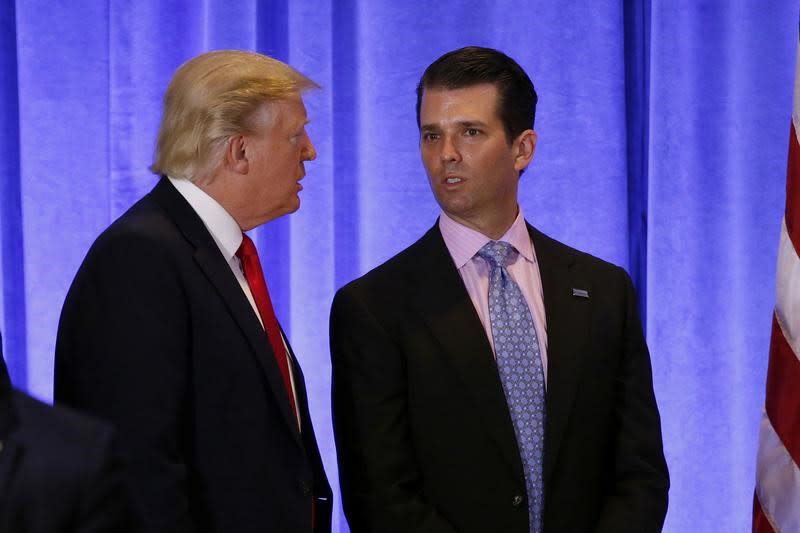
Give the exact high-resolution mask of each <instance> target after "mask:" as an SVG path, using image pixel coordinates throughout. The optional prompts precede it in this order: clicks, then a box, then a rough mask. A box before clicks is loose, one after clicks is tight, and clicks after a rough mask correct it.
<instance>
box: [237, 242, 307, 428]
mask: <svg viewBox="0 0 800 533" xmlns="http://www.w3.org/2000/svg"><path fill="white" fill-rule="evenodd" d="M236 257H238V258H239V260H240V261H241V262H242V269H243V270H244V277H245V278H246V279H247V284H248V285H249V286H250V292H252V293H253V299H254V300H255V301H256V307H257V308H258V314H259V315H261V322H262V323H263V324H264V330H265V331H266V332H267V338H268V339H269V344H270V346H271V347H272V352H273V353H274V354H275V360H276V361H277V362H278V368H280V370H281V377H282V378H283V384H284V386H285V387H286V394H287V396H289V404H290V405H291V407H292V413H293V414H294V416H295V420H296V419H297V406H296V405H295V403H294V394H293V393H292V381H291V378H290V377H289V359H288V356H287V354H286V348H285V346H284V344H283V339H282V338H281V332H280V328H278V319H277V318H275V310H274V309H273V308H272V301H271V300H270V299H269V291H268V290H267V282H266V280H265V279H264V272H263V271H262V270H261V262H260V261H259V260H258V251H257V250H256V246H255V245H254V244H253V241H252V240H251V239H250V237H248V236H247V235H244V234H242V244H241V246H239V249H238V250H237V251H236Z"/></svg>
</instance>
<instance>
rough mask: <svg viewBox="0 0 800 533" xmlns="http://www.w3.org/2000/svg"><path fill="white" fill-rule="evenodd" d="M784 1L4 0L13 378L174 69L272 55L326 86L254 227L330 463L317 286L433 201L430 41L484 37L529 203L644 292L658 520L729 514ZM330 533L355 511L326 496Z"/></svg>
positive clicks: (418, 230)
mask: <svg viewBox="0 0 800 533" xmlns="http://www.w3.org/2000/svg"><path fill="white" fill-rule="evenodd" d="M795 4H796V3H795V2H793V1H789V0H779V1H776V2H769V3H765V2H760V1H758V0H726V1H722V0H716V1H703V2H696V1H688V0H682V1H677V2H664V1H657V0H631V1H616V2H613V1H612V2H585V1H577V2H545V1H538V0H534V1H532V2H523V3H519V2H509V1H507V0H497V1H495V2H492V3H489V2H479V1H475V0H460V1H447V0H446V1H443V2H437V3H434V4H432V5H431V4H424V5H423V4H420V5H416V4H413V3H404V2H389V1H386V0H371V1H366V0H364V1H358V0H338V1H332V0H320V1H318V2H289V1H288V0H268V1H266V0H265V1H256V0H240V1H238V2H224V1H220V0H204V1H200V2H198V1H192V0H166V1H165V0H138V1H137V2H122V1H119V2H118V1H114V0H112V1H110V2H94V1H89V0H78V1H74V0H71V1H65V0H49V1H46V2H45V1H43V0H30V1H25V2H21V1H19V2H13V1H11V0H3V1H0V239H2V240H1V241H0V264H1V265H2V290H1V291H0V320H1V323H0V327H2V332H3V336H4V340H5V346H4V348H5V354H6V357H7V359H8V362H9V366H10V368H11V372H12V377H13V380H14V382H15V384H16V385H17V386H18V387H20V388H23V389H27V390H29V391H30V392H32V393H33V394H35V395H37V396H39V397H41V398H44V399H49V398H51V397H52V362H53V348H54V343H55V332H56V328H57V322H58V316H59V313H60V309H61V304H62V302H63V299H64V296H65V293H66V291H67V288H68V287H69V284H70V282H71V280H72V278H73V276H74V274H75V271H76V270H77V268H78V265H79V264H80V262H81V260H82V259H83V257H84V255H85V253H86V251H87V250H88V248H89V246H90V245H91V243H92V241H93V240H94V238H95V237H96V236H97V235H98V234H99V233H100V232H101V231H102V230H103V229H104V228H105V227H106V226H107V225H108V224H109V223H110V222H111V221H112V220H114V218H116V217H117V216H119V215H120V214H121V213H122V212H124V210H125V209H127V208H128V207H129V206H130V205H131V204H132V203H133V202H134V201H135V200H136V199H138V198H139V197H141V196H142V195H143V194H145V193H146V192H147V191H148V190H149V189H150V188H151V187H152V186H153V184H154V183H155V181H156V178H155V177H154V176H152V175H151V174H150V173H149V172H148V170H147V167H148V166H149V164H150V163H151V162H152V161H151V157H152V151H153V144H154V139H155V134H156V129H157V126H158V122H159V115H160V100H161V96H162V94H163V92H164V90H165V88H166V85H167V83H168V81H169V78H170V76H171V74H172V72H173V71H174V70H175V69H176V68H177V67H178V65H180V64H181V63H182V62H183V61H185V60H186V59H188V58H190V57H192V56H193V55H196V54H198V53H200V52H203V51H206V50H210V49H218V48H240V49H247V50H257V51H260V52H264V53H267V54H270V55H273V56H275V57H277V58H279V59H282V60H285V61H287V62H289V63H290V64H291V65H293V66H294V67H296V68H297V69H299V70H300V71H302V72H304V73H305V74H307V75H309V76H310V77H311V78H313V79H314V80H316V81H317V82H318V83H320V85H322V90H320V91H316V92H313V93H310V94H308V97H307V105H308V108H309V114H310V117H311V120H312V123H311V126H310V128H309V132H310V134H311V136H312V139H313V140H314V141H315V143H316V146H317V149H318V152H319V158H318V159H317V160H316V161H314V162H312V163H309V164H308V165H307V170H308V176H307V178H306V179H305V181H304V187H305V189H304V191H303V192H302V193H301V197H302V207H301V209H300V211H299V212H298V213H296V214H294V215H291V216H289V217H284V218H283V219H280V220H277V221H274V222H272V223H270V224H268V225H266V226H264V227H263V228H262V229H260V230H258V231H257V243H258V245H259V248H260V252H261V255H262V258H263V260H264V263H265V271H266V274H267V277H268V279H269V282H270V287H271V288H272V291H273V293H274V294H273V297H274V300H275V304H276V308H277V312H278V316H279V318H280V319H281V321H282V323H283V325H284V326H285V327H286V329H287V331H288V334H289V337H290V339H291V342H292V344H293V346H294V347H295V349H296V351H297V354H298V357H299V359H300V360H301V362H302V365H303V368H304V371H305V374H306V377H307V381H308V386H309V391H310V400H311V411H312V414H313V417H314V423H315V426H316V429H317V432H318V437H319V441H320V445H321V448H322V452H323V455H324V459H325V464H326V467H327V471H328V474H329V475H330V477H331V481H332V482H333V484H334V486H335V485H336V480H337V471H336V461H335V450H334V446H333V439H332V434H331V433H332V432H331V423H330V401H329V397H330V363H329V356H328V337H327V331H328V326H327V320H328V311H329V307H330V303H331V299H332V297H333V294H334V291H335V290H336V288H337V287H339V286H341V285H343V284H344V283H346V282H347V281H349V280H350V279H352V278H354V277H356V276H358V275H360V274H362V273H364V272H366V271H367V270H369V269H370V268H372V267H374V266H376V265H377V264H378V263H380V262H381V261H383V260H385V259H387V258H389V257H391V256H392V255H394V254H395V253H396V252H398V251H400V250H401V249H403V248H404V247H405V246H407V245H409V244H410V243H412V242H413V241H414V240H416V239H417V238H418V237H419V236H420V235H421V234H422V233H423V232H424V231H425V230H426V229H427V228H428V227H430V226H431V225H432V224H433V223H434V221H435V218H436V215H437V213H438V209H437V206H436V204H435V203H434V201H433V199H432V196H431V194H430V191H429V188H428V185H427V181H426V178H425V175H424V171H423V169H422V166H421V163H420V161H419V155H418V132H417V127H416V122H415V116H414V104H415V94H414V89H415V86H416V83H417V80H418V79H419V76H420V75H421V73H422V70H423V69H424V67H425V66H426V65H427V64H429V63H430V62H431V61H432V60H434V59H435V58H436V57H438V56H439V55H441V54H442V53H444V52H446V51H448V50H451V49H453V48H456V47H460V46H464V45H467V44H478V45H484V46H491V47H495V48H499V49H501V50H503V51H505V52H506V53H508V54H509V55H511V56H512V57H514V58H516V59H517V60H518V61H519V62H520V64H521V65H522V66H523V67H524V68H525V69H526V70H527V71H528V73H529V74H530V75H531V77H532V79H533V80H534V83H535V85H536V88H537V90H538V92H539V97H540V99H539V109H538V113H537V124H536V129H537V130H538V132H539V135H540V142H539V146H538V149H537V153H536V157H535V160H534V162H533V166H532V167H531V168H530V169H529V170H528V172H526V173H525V174H524V176H523V177H522V184H521V189H520V190H521V204H522V207H523V209H524V211H525V214H526V216H527V217H528V219H529V220H530V221H531V222H532V223H534V224H535V225H537V226H538V227H539V228H541V229H542V230H544V231H545V232H546V233H549V234H550V235H552V236H553V237H556V238H558V239H561V240H563V241H565V242H566V243H568V244H571V245H573V246H576V247H578V248H581V249H584V250H586V251H588V252H590V253H593V254H595V255H598V256H600V257H602V258H604V259H607V260H609V261H612V262H615V263H617V264H620V265H622V266H624V267H626V268H628V269H629V270H630V271H631V273H632V275H633V277H634V281H635V283H636V286H637V288H638V289H639V291H640V302H641V305H642V314H643V316H645V317H646V323H647V330H646V331H647V337H648V342H649V345H650V348H651V352H652V359H653V366H654V377H655V387H656V395H657V397H658V401H659V405H660V408H661V413H662V418H663V424H664V438H665V447H666V454H667V460H668V463H669V467H670V472H671V475H672V483H673V486H672V489H671V491H670V510H669V514H668V517H667V524H666V528H665V530H666V531H676V532H677V531H681V532H683V531H745V530H747V529H748V528H749V520H750V509H751V501H752V500H751V499H752V488H753V481H754V464H755V447H756V439H757V433H758V418H759V414H760V411H761V405H762V403H763V395H764V376H765V370H766V361H767V349H768V336H769V327H770V316H771V310H772V306H773V302H774V269H775V258H776V250H777V238H778V229H779V224H780V217H781V213H782V205H783V194H784V183H785V181H784V179H785V178H784V177H785V164H786V151H787V144H788V143H787V139H788V131H789V116H790V110H791V97H792V94H791V91H792V73H793V68H794V54H795V44H796V42H797V24H796V21H797V12H796V5H795ZM86 334H87V335H91V332H90V331H87V332H86ZM336 498H337V500H338V494H337V495H336ZM334 530H335V531H347V526H346V523H345V521H344V518H343V517H342V516H341V515H340V514H337V515H336V516H334Z"/></svg>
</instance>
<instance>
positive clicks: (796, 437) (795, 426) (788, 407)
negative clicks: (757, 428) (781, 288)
mask: <svg viewBox="0 0 800 533" xmlns="http://www.w3.org/2000/svg"><path fill="white" fill-rule="evenodd" d="M798 383H800V361H798V359H797V356H796V355H795V354H794V352H793V351H792V348H791V346H789V343H788V342H786V339H785V338H784V336H783V331H782V330H781V327H780V325H779V324H778V319H777V318H776V316H775V315H774V314H773V316H772V339H771V341H770V345H769V368H768V369H767V402H766V409H767V416H769V420H770V422H771V423H772V427H773V428H774V429H775V433H777V434H778V437H780V439H781V442H783V445H784V446H785V447H786V450H787V451H788V452H789V455H790V456H791V458H792V460H794V463H795V464H796V465H800V416H798V413H800V388H798Z"/></svg>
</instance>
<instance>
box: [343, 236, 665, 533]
mask: <svg viewBox="0 0 800 533" xmlns="http://www.w3.org/2000/svg"><path fill="white" fill-rule="evenodd" d="M529 231H530V234H531V238H532V239H533V243H534V247H535V251H536V257H537V261H538V265H539V269H540V273H541V280H542V288H543V293H544V294H543V296H544V306H545V314H546V320H547V338H548V370H547V371H548V376H547V378H548V379H547V398H546V402H547V405H546V408H547V420H546V426H545V465H544V467H545V468H544V484H545V509H544V529H545V531H549V532H573V531H607V532H624V531H630V532H636V533H643V532H648V531H658V530H660V528H661V526H662V523H663V520H664V516H665V513H666V508H667V490H668V485H669V480H668V475H667V468H666V464H665V461H664V456H663V451H662V441H661V430H660V421H659V415H658V410H657V407H656V402H655V398H654V395H653V387H652V377H651V370H650V360H649V355H648V352H647V347H646V345H645V342H644V338H643V336H642V331H641V326H640V323H639V320H638V318H637V313H636V310H635V298H634V291H633V287H632V285H631V283H630V280H629V278H628V276H627V274H626V273H625V272H624V271H623V270H622V269H620V268H618V267H615V266H613V265H610V264H608V263H605V262H603V261H600V260H599V259H596V258H594V257H591V256H589V255H587V254H584V253H581V252H578V251H577V250H573V249H571V248H569V247H567V246H564V245H563V244H560V243H558V242H556V241H554V240H552V239H550V238H549V237H547V236H545V235H544V234H542V233H540V232H538V231H537V230H535V229H534V228H532V227H530V226H529ZM573 288H577V289H583V290H586V291H588V294H589V298H582V297H580V296H575V295H573V292H572V289H573ZM331 350H332V361H333V401H334V428H335V435H336V442H337V449H338V453H339V471H340V477H341V483H342V498H343V502H344V509H345V514H346V515H347V518H348V520H349V522H350V526H351V528H352V530H353V531H354V532H356V533H358V532H362V531H375V532H382V533H383V532H392V531H397V532H401V531H403V532H407V531H426V532H448V531H463V532H476V533H477V532H485V531H503V532H504V533H514V532H519V533H522V532H528V531H529V529H528V514H527V497H526V493H525V480H524V474H523V470H522V463H521V461H520V458H519V452H518V449H517V444H516V439H515V436H514V428H513V425H512V422H511V417H510V415H509V412H508V408H507V405H506V400H505V396H504V394H503V389H502V385H501V382H500V378H499V375H498V372H497V367H496V364H495V361H494V357H493V354H492V349H491V346H490V344H489V341H488V339H487V336H486V333H485V331H484V329H483V326H482V324H481V322H480V319H479V318H478V314H477V313H476V311H475V309H474V306H473V304H472V302H471V300H470V298H469V294H468V293H467V291H466V288H465V287H464V284H463V282H462V280H461V278H460V276H459V274H458V271H457V270H456V268H455V265H454V264H453V261H452V259H451V257H450V255H449V253H448V251H447V248H446V246H445V244H444V241H443V239H442V237H441V233H440V232H439V229H438V226H436V227H434V228H432V229H431V230H430V231H429V232H428V233H427V234H426V235H425V236H423V237H422V238H421V239H420V240H419V241H418V242H417V243H415V244H414V245H412V246H411V247H409V248H408V249H406V250H405V251H403V252H402V253H400V254H399V255H397V256H396V257H394V258H393V259H390V260H389V261H388V262H386V263H385V264H383V265H381V266H380V267H378V268H376V269H375V270H373V271H372V272H370V273H368V274H366V275H365V276H364V277H362V278H360V279H358V280H356V281H354V282H352V283H350V284H349V285H347V286H345V287H343V288H342V289H341V290H340V291H339V292H338V293H337V295H336V297H335V299H334V302H333V308H332V314H331Z"/></svg>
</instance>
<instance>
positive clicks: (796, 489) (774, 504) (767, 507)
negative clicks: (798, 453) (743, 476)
mask: <svg viewBox="0 0 800 533" xmlns="http://www.w3.org/2000/svg"><path fill="white" fill-rule="evenodd" d="M756 480H757V482H756V491H757V492H758V500H759V501H760V502H761V508H762V509H763V510H764V514H765V515H766V516H767V517H768V519H769V521H770V523H771V524H772V525H773V526H774V527H775V528H776V529H775V531H777V532H781V531H782V532H787V533H788V532H790V531H800V505H797V502H800V469H798V468H797V465H796V464H794V461H792V458H791V456H789V452H787V451H786V448H784V447H783V443H782V442H781V439H780V438H779V437H778V435H777V434H776V433H775V430H774V429H773V427H772V424H771V423H770V421H769V417H768V416H767V412H766V411H764V412H763V414H762V415H761V431H760V433H759V446H758V459H757V461H756Z"/></svg>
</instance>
